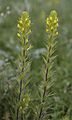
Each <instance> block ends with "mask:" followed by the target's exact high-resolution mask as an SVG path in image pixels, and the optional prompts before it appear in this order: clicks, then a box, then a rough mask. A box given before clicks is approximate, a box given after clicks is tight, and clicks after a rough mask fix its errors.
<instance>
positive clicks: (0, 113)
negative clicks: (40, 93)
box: [0, 0, 72, 120]
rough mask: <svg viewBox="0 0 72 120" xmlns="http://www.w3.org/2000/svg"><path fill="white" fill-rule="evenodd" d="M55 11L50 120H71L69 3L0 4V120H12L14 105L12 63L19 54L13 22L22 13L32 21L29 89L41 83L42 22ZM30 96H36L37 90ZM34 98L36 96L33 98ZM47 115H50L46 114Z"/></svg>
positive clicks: (0, 0) (25, 0)
mask: <svg viewBox="0 0 72 120" xmlns="http://www.w3.org/2000/svg"><path fill="white" fill-rule="evenodd" d="M53 9H55V10H56V11H57V12H58V18H59V37H58V38H57V41H58V47H57V55H58V57H57V61H56V82H55V86H54V88H53V91H55V95H54V96H53V98H52V99H51V100H49V102H50V103H54V110H53V111H51V112H53V114H52V115H53V120H63V119H67V120H72V0H18V1H17V0H0V119H1V120H2V119H7V120H8V118H6V117H7V116H11V119H13V120H14V117H15V105H16V93H17V88H16V87H15V85H16V69H17V65H16V60H17V58H18V55H19V52H20V45H19V43H18V40H17V20H18V17H19V15H20V14H21V12H22V11H23V10H27V11H29V13H30V17H31V20H32V30H33V31H32V34H31V37H30V39H31V41H32V44H33V46H34V48H33V51H32V66H31V67H32V71H31V72H32V75H33V76H32V79H33V80H32V81H33V83H32V89H33V88H36V86H37V85H38V83H39V80H40V79H41V75H40V67H41V64H42V60H41V54H42V53H43V51H44V46H43V44H44V40H45V18H46V16H48V15H49V13H50V11H51V10H53ZM34 90H35V89H33V92H34V93H36V92H37V89H36V90H35V91H34ZM35 97H36V96H35ZM49 113H50V111H49Z"/></svg>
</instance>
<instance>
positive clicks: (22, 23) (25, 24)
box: [17, 11, 31, 39]
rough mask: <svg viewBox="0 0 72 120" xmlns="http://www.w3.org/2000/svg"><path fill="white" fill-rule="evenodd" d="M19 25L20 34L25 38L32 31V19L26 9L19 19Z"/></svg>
mask: <svg viewBox="0 0 72 120" xmlns="http://www.w3.org/2000/svg"><path fill="white" fill-rule="evenodd" d="M17 27H18V31H19V34H20V36H22V38H24V37H25V36H26V37H28V35H29V34H30V31H31V21H30V18H29V14H28V12H26V11H24V12H23V13H22V15H21V17H20V19H19V21H18V25H17ZM18 36H19V35H18ZM22 38H21V39H22Z"/></svg>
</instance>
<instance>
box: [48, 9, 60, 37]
mask: <svg viewBox="0 0 72 120" xmlns="http://www.w3.org/2000/svg"><path fill="white" fill-rule="evenodd" d="M57 28H58V18H57V12H56V11H55V10H53V11H51V12H50V15H49V17H47V19H46V32H47V33H49V34H51V35H54V36H57V35H58V31H57Z"/></svg>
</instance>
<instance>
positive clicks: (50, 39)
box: [38, 10, 58, 120]
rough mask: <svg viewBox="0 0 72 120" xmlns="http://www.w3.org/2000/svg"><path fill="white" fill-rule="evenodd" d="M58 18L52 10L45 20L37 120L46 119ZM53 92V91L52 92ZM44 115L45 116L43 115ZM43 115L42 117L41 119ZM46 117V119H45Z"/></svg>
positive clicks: (52, 78) (51, 82)
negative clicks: (40, 96) (43, 52)
mask: <svg viewBox="0 0 72 120" xmlns="http://www.w3.org/2000/svg"><path fill="white" fill-rule="evenodd" d="M57 29H58V17H57V12H56V11H55V10H52V11H51V12H50V15H49V17H47V18H46V33H47V41H46V44H45V46H46V53H45V54H44V56H43V60H44V65H45V68H44V66H43V70H42V75H43V79H44V81H43V82H42V88H43V93H42V98H41V105H40V106H41V107H40V111H39V117H38V120H43V119H46V120H48V118H47V116H48V115H47V114H48V113H47V109H48V106H47V102H48V100H47V99H48V96H49V94H50V93H49V89H51V87H52V85H53V82H54V60H55V58H56V55H55V54H54V53H55V49H56V43H57V41H56V38H57V36H58V30H57ZM52 92H53V91H52ZM44 113H45V115H44ZM43 115H44V117H43ZM45 117H46V118H45Z"/></svg>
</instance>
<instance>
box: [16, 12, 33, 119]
mask: <svg viewBox="0 0 72 120" xmlns="http://www.w3.org/2000/svg"><path fill="white" fill-rule="evenodd" d="M17 28H18V33H17V36H18V38H19V42H20V44H21V53H20V55H19V66H18V71H19V76H18V82H19V95H18V107H17V118H16V120H19V119H20V118H19V116H20V113H21V111H22V110H24V109H25V108H27V107H28V104H29V101H30V97H29V94H28V90H27V89H26V86H27V84H28V83H29V80H28V74H29V68H30V60H29V58H28V53H29V49H30V48H31V44H30V41H29V35H30V33H31V20H30V17H29V14H28V12H26V11H24V12H23V13H22V15H21V17H20V18H19V20H18V24H17ZM21 117H22V115H21Z"/></svg>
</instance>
